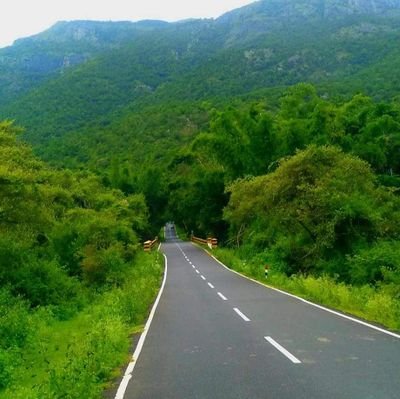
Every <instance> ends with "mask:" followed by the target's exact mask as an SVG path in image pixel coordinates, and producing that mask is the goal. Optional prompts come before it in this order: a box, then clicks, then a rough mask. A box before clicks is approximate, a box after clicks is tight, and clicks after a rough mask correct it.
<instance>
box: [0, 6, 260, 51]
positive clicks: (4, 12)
mask: <svg viewBox="0 0 400 399" xmlns="http://www.w3.org/2000/svg"><path fill="white" fill-rule="evenodd" d="M253 1H254V0H2V4H3V5H2V7H1V12H0V47H4V46H6V45H10V44H12V42H13V41H14V40H15V39H18V38H21V37H25V36H30V35H33V34H35V33H39V32H41V31H43V30H45V29H47V28H49V27H50V26H51V25H53V24H54V23H55V22H57V21H60V20H67V21H68V20H74V19H92V20H106V21H108V20H113V21H119V20H125V21H126V20H130V21H138V20H141V19H162V20H166V21H176V20H179V19H185V18H205V17H217V16H219V15H221V14H223V13H224V12H226V11H229V10H231V9H234V8H238V7H241V6H243V5H246V4H249V3H252V2H253Z"/></svg>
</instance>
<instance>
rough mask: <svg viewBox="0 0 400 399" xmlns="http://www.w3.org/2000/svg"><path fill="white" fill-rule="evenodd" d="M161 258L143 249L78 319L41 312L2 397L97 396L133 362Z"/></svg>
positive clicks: (156, 285)
mask: <svg viewBox="0 0 400 399" xmlns="http://www.w3.org/2000/svg"><path fill="white" fill-rule="evenodd" d="M161 259H162V258H161V257H160V256H159V254H158V253H157V252H152V253H151V254H144V253H141V254H139V255H138V257H137V260H136V262H135V264H134V265H132V268H131V269H130V270H128V271H127V278H126V280H125V283H124V284H123V286H121V287H115V288H113V289H110V290H108V291H106V292H102V293H98V294H97V295H96V296H95V298H94V300H93V301H92V302H91V303H90V304H89V305H87V306H86V307H85V308H84V309H83V310H82V311H81V312H80V313H78V314H77V315H76V316H75V317H73V318H72V319H70V320H67V321H59V320H56V319H55V318H54V317H53V316H52V314H51V311H50V310H46V309H42V310H38V312H36V313H35V314H34V315H32V317H31V320H30V323H32V324H34V326H35V334H32V335H31V336H30V337H29V338H28V340H27V343H26V345H25V346H24V350H23V351H21V353H20V361H19V362H18V364H16V366H15V367H14V368H13V370H12V372H11V379H10V383H9V385H8V387H7V389H5V390H3V391H2V392H1V393H0V399H6V398H7V399H11V398H12V399H20V398H21V399H22V398H23V399H50V398H51V399H53V398H54V399H61V398H63V399H64V398H65V399H75V398H76V399H78V398H79V399H81V398H85V399H97V398H100V397H101V396H102V392H103V391H104V389H105V388H106V387H107V386H108V385H109V383H110V381H111V380H112V379H113V378H114V377H115V376H116V375H117V374H119V369H120V368H121V367H122V366H123V365H124V364H125V363H126V362H127V361H128V359H129V357H130V354H129V348H130V336H131V335H132V334H133V333H135V332H138V331H140V330H141V329H142V328H143V324H144V322H145V319H146V317H147V314H148V311H149V308H150V306H151V303H152V302H153V300H154V298H155V296H156V294H157V292H158V289H159V285H160V280H161V274H162V273H161V271H162V265H161Z"/></svg>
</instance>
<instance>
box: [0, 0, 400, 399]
mask: <svg viewBox="0 0 400 399" xmlns="http://www.w3.org/2000/svg"><path fill="white" fill-rule="evenodd" d="M399 21H400V3H399V2H398V1H387V0H379V1H378V0H376V1H372V0H368V1H365V2H352V1H342V2H341V1H336V0H325V1H317V0H312V1H305V0H296V1H293V2H286V1H283V0H269V1H258V2H255V3H254V4H251V5H250V6H247V7H243V8H241V9H238V10H234V11H232V12H230V13H227V14H225V15H223V16H221V17H220V18H218V19H215V20H213V19H210V20H208V19H207V20H188V21H181V22H178V23H166V22H161V21H142V22H138V23H130V22H123V23H122V22H121V23H111V22H110V23H108V22H104V23H100V22H89V21H76V22H61V23H58V24H56V25H55V26H54V27H52V28H50V29H49V30H48V31H46V32H43V33H41V34H39V35H36V36H34V37H31V38H26V39H23V40H19V41H17V42H16V43H15V44H14V45H13V46H11V47H9V48H5V49H0V118H1V119H3V121H2V122H0V157H1V161H2V162H1V167H0V170H1V172H0V173H1V175H0V187H1V190H0V228H1V233H2V234H1V236H0V263H1V264H0V337H1V343H0V398H11V397H12V398H24V399H25V398H27V399H30V398H32V399H36V398H41V399H42V398H71V399H72V398H82V397H85V398H98V397H100V394H101V392H102V391H103V390H104V388H105V386H106V384H107V383H108V382H109V381H110V380H111V379H112V378H113V376H114V375H115V374H116V373H118V371H116V370H117V369H118V367H120V366H121V365H123V363H124V361H126V359H127V356H128V355H127V353H128V348H129V336H130V334H132V333H133V332H137V331H139V330H140V325H141V324H142V323H143V320H144V319H145V317H146V313H147V311H148V308H149V306H150V304H151V302H152V300H153V299H154V296H155V294H156V292H157V289H158V286H159V283H160V279H161V275H162V266H163V265H162V261H161V256H160V255H158V254H157V253H156V252H154V253H151V254H144V253H143V251H142V242H143V241H144V240H147V239H149V238H153V237H154V236H156V235H157V234H158V233H159V232H160V229H161V228H162V226H163V225H164V224H165V223H166V222H167V221H170V220H174V221H175V222H176V224H177V225H178V227H179V228H180V229H181V231H182V232H183V234H187V235H190V234H191V233H195V234H196V235H198V236H204V237H205V236H209V235H212V236H215V237H218V239H219V243H220V248H219V249H218V250H217V251H216V252H215V254H216V255H217V256H218V257H219V258H220V259H221V260H223V261H224V262H225V263H227V264H228V265H229V266H230V267H232V268H234V269H236V270H238V271H240V272H242V273H244V274H247V275H249V276H252V277H254V278H257V279H260V280H263V281H265V276H264V266H265V265H268V267H269V270H270V274H269V280H268V282H269V283H270V284H272V285H275V286H277V287H281V288H284V289H287V290H290V291H292V292H295V293H297V294H299V295H303V296H304V297H307V298H311V299H314V300H316V301H319V302H321V303H325V304H326V305H328V306H332V307H336V308H339V309H341V310H344V311H349V312H353V313H354V314H357V315H359V316H361V317H364V318H368V319H369V320H373V321H376V322H379V323H381V324H383V325H385V326H386V327H389V328H391V329H394V330H399V329H400V196H399V193H400V191H399V190H400V96H399V93H400V81H399V76H398V73H397V71H398V66H399V64H400V53H399V50H398V46H397V43H398V39H399V36H400V31H399V29H398V23H399ZM82 370H84V372H83V371H82ZM21 381H24V382H23V383H21Z"/></svg>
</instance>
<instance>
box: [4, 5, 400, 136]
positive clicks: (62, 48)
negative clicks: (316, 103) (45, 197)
mask: <svg viewBox="0 0 400 399" xmlns="http://www.w3.org/2000/svg"><path fill="white" fill-rule="evenodd" d="M398 11H399V3H398V2H396V1H383V0H381V1H363V2H361V1H360V2H354V1H331V0H327V1H311V2H309V1H307V2H306V1H300V0H297V1H294V2H292V1H282V0H279V1H259V2H256V3H254V4H252V5H250V6H247V7H243V8H241V9H239V10H235V11H232V12H230V13H227V14H225V15H223V16H221V17H220V18H218V19H216V20H189V21H183V22H179V23H174V24H167V23H162V22H141V23H136V24H130V23H111V22H109V23H106V22H104V23H95V22H84V21H81V22H69V23H59V24H57V25H55V26H54V27H53V28H51V29H50V30H49V31H47V32H45V33H43V34H40V35H38V36H35V37H33V38H28V39H24V40H22V41H19V42H17V43H16V44H15V45H14V46H12V47H9V48H6V49H3V50H1V51H0V57H1V60H2V68H3V71H4V72H3V73H2V80H3V83H2V84H1V85H0V90H2V95H1V103H2V104H3V105H2V106H0V116H1V117H3V118H5V117H8V118H15V119H16V120H17V121H18V122H19V123H21V124H23V125H24V126H25V127H26V128H27V136H26V137H28V138H29V140H32V141H33V142H43V141H46V137H54V136H59V135H62V134H64V133H65V132H68V131H75V130H77V129H81V128H83V127H84V126H87V125H90V124H92V123H94V122H95V123H99V119H100V120H101V123H103V124H107V123H109V122H110V121H111V120H114V119H115V114H116V113H120V112H121V111H122V110H123V109H124V108H125V107H128V106H129V107H130V110H134V111H137V110H142V109H143V108H144V107H146V106H147V105H148V104H152V105H154V104H155V103H159V104H164V103H169V102H170V101H171V100H176V101H183V100H185V101H198V100H203V99H209V98H215V97H223V98H227V97H233V96H236V95H239V94H244V93H249V92H251V91H254V90H265V89H266V88H275V87H282V86H288V85H291V84H295V83H298V82H301V81H308V82H312V83H315V84H317V85H318V86H320V87H321V88H323V89H325V87H327V86H328V87H330V88H332V89H331V90H329V95H331V96H332V95H336V94H342V95H349V94H351V93H353V92H354V91H365V90H366V91H367V92H368V94H371V95H373V96H378V97H380V98H384V97H388V96H392V95H394V94H395V93H396V88H397V87H398V84H399V82H398V77H397V74H396V73H395V71H396V68H395V67H396V65H397V64H398V60H399V57H400V55H399V51H398V46H397V42H398V40H399V30H398V21H399V19H400V16H399V13H398ZM89 60H90V61H89ZM76 64H78V65H76ZM15 66H17V68H15ZM67 66H68V67H67ZM368 70H373V71H374V73H373V74H369V73H367V74H366V75H367V76H368V78H367V77H366V76H365V74H363V72H365V71H368ZM387 72H388V74H387ZM383 76H384V77H385V79H384V80H385V82H384V83H383V86H384V88H382V79H383ZM344 79H347V80H346V84H342V82H343V80H344ZM43 80H44V82H43Z"/></svg>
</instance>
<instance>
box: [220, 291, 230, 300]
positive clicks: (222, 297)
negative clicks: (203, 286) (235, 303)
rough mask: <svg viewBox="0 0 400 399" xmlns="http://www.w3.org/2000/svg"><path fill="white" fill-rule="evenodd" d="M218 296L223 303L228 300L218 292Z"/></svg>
mask: <svg viewBox="0 0 400 399" xmlns="http://www.w3.org/2000/svg"><path fill="white" fill-rule="evenodd" d="M218 296H219V297H220V298H221V299H223V300H224V301H227V300H228V298H226V297H225V296H224V295H222V294H221V293H220V292H218Z"/></svg>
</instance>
